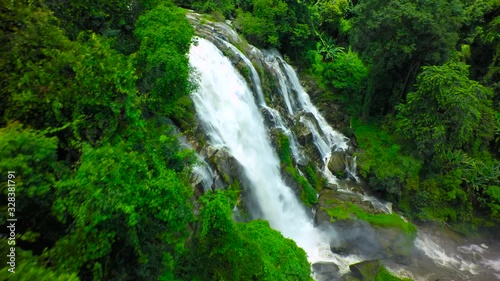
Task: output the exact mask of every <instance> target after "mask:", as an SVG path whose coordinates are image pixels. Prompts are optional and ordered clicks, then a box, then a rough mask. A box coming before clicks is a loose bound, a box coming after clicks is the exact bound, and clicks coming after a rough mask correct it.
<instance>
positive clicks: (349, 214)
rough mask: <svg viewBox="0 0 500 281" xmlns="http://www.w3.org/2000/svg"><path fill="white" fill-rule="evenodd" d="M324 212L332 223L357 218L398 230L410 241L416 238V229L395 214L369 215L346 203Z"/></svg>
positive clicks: (374, 224)
mask: <svg viewBox="0 0 500 281" xmlns="http://www.w3.org/2000/svg"><path fill="white" fill-rule="evenodd" d="M332 201H333V200H330V202H329V203H330V204H331V203H334V202H332ZM335 203H339V202H335ZM326 210H327V213H328V215H329V216H330V218H331V220H332V222H334V221H336V220H343V219H350V218H357V219H359V220H363V221H366V222H368V223H369V224H371V225H373V226H379V227H386V228H396V229H399V230H401V231H402V232H404V233H405V234H406V235H408V236H409V237H410V238H411V239H415V238H416V236H417V228H416V227H415V226H414V225H413V224H411V223H409V222H405V221H404V220H403V219H402V218H401V217H400V216H398V215H396V214H370V213H367V212H365V211H363V210H362V209H361V208H360V207H358V206H357V205H355V204H352V203H348V202H342V203H340V204H336V206H335V207H333V208H326Z"/></svg>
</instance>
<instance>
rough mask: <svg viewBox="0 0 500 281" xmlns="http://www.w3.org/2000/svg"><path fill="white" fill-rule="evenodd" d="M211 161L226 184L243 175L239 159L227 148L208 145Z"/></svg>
mask: <svg viewBox="0 0 500 281" xmlns="http://www.w3.org/2000/svg"><path fill="white" fill-rule="evenodd" d="M206 154H207V156H208V160H209V163H210V164H211V166H212V167H214V169H215V170H216V172H217V173H218V174H219V175H221V178H222V181H223V182H224V183H225V184H228V185H229V184H231V183H232V182H233V181H234V180H237V179H239V178H240V177H241V175H242V173H241V171H242V169H241V166H240V164H239V163H238V160H236V159H235V158H234V157H233V156H232V155H231V154H230V153H229V151H228V150H227V149H225V148H214V147H212V146H208V147H207V148H206Z"/></svg>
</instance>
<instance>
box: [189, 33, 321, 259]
mask: <svg viewBox="0 0 500 281" xmlns="http://www.w3.org/2000/svg"><path fill="white" fill-rule="evenodd" d="M189 58H190V63H191V65H192V66H193V67H194V68H195V69H196V70H197V72H198V74H199V77H198V81H197V82H198V84H199V88H198V90H197V91H196V92H195V93H193V95H192V99H193V101H194V104H195V107H196V112H197V114H198V116H199V119H200V121H201V122H202V123H203V125H204V126H205V128H206V130H207V133H208V134H209V136H211V142H213V143H214V144H216V145H221V146H225V147H226V148H227V149H228V150H229V151H230V153H231V154H232V156H233V157H235V158H236V160H238V162H239V163H240V164H241V165H242V167H243V169H244V171H245V174H246V177H247V178H248V179H249V181H250V184H251V187H252V192H253V194H254V195H255V197H256V199H257V202H258V204H259V208H260V209H261V211H262V213H263V214H264V218H265V219H267V220H269V223H270V225H271V226H272V227H273V228H275V229H278V230H279V231H281V232H282V233H283V235H285V236H287V237H289V238H292V239H293V240H295V241H296V243H297V244H298V245H299V246H300V247H302V248H303V249H304V250H305V251H306V252H307V253H308V254H309V256H310V258H311V259H313V260H314V259H315V257H313V256H314V255H315V252H316V249H317V247H318V245H319V244H321V243H324V238H323V237H322V235H321V233H320V232H319V231H317V230H316V229H315V228H314V227H313V224H312V222H311V221H310V219H309V218H308V217H307V214H306V212H305V210H304V209H303V207H302V206H301V204H300V203H299V202H298V200H297V198H296V197H295V195H294V194H293V192H292V191H291V190H290V188H289V187H287V186H286V185H285V184H284V183H283V181H282V179H281V175H280V170H279V160H278V158H277V156H276V154H275V152H274V151H273V148H272V147H271V144H270V141H269V139H268V136H267V132H266V129H265V127H264V121H263V119H262V117H261V115H260V112H259V110H258V108H257V106H256V104H255V100H254V97H253V94H252V92H251V91H250V89H249V88H248V86H247V84H246V83H245V80H244V79H243V77H241V76H240V74H239V73H238V72H237V71H236V70H235V69H234V67H233V65H232V64H231V62H230V61H229V60H228V59H227V58H226V57H224V55H223V54H222V53H221V52H220V51H219V50H218V49H217V48H216V47H215V46H214V45H213V44H212V43H210V42H209V41H207V40H205V39H199V40H198V44H197V45H193V46H192V47H191V50H190V53H189Z"/></svg>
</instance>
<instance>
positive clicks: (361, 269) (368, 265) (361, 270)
mask: <svg viewBox="0 0 500 281" xmlns="http://www.w3.org/2000/svg"><path fill="white" fill-rule="evenodd" d="M380 267H381V264H380V261H379V260H369V261H362V262H358V263H355V264H351V265H349V269H350V270H351V272H352V275H353V276H354V277H356V278H359V279H361V280H363V281H375V278H376V277H377V275H378V272H379V271H380Z"/></svg>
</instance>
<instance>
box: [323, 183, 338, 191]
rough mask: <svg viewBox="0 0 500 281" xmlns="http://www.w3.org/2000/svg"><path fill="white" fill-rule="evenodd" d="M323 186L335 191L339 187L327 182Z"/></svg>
mask: <svg viewBox="0 0 500 281" xmlns="http://www.w3.org/2000/svg"><path fill="white" fill-rule="evenodd" d="M325 188H327V189H331V190H334V191H336V190H338V189H339V186H338V185H336V184H334V183H327V184H326V186H325Z"/></svg>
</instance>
